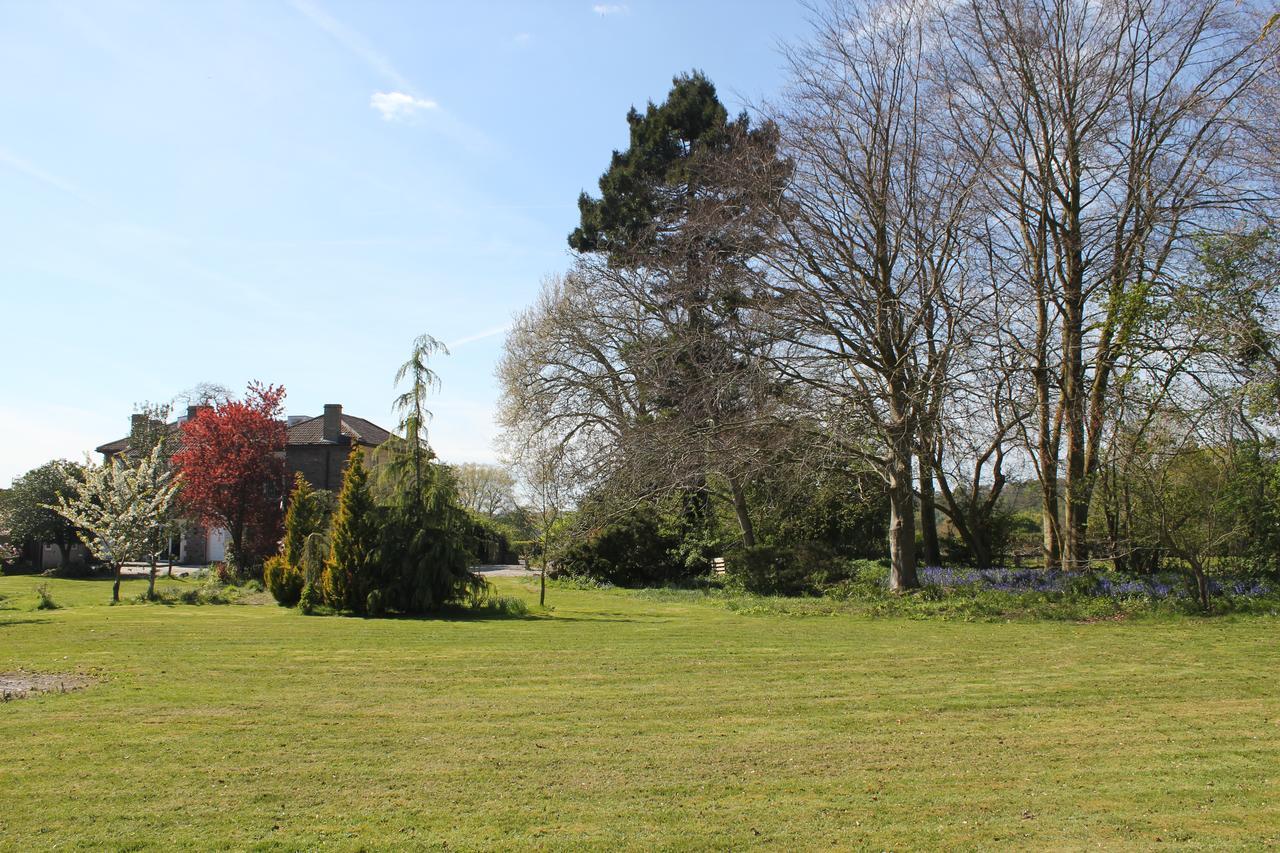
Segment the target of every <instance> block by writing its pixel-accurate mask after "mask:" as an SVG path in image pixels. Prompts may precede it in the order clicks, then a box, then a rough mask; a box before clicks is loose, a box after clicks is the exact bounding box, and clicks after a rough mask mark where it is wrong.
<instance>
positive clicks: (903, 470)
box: [889, 442, 920, 592]
mask: <svg viewBox="0 0 1280 853" xmlns="http://www.w3.org/2000/svg"><path fill="white" fill-rule="evenodd" d="M903 443H904V442H899V445H900V446H899V447H897V448H895V450H896V452H895V453H894V458H893V460H892V461H891V462H890V463H889V561H890V568H889V589H891V590H894V591H895V592H900V591H902V590H906V589H916V588H917V587H919V586H920V579H919V578H918V577H917V576H916V519H915V494H914V490H913V489H912V488H911V451H910V449H908V448H906V447H902V446H901V444H903Z"/></svg>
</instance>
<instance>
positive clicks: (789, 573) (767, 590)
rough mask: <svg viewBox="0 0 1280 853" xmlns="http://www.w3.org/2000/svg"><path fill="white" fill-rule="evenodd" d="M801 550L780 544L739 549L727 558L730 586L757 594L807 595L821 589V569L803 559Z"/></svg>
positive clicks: (727, 574)
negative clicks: (818, 579)
mask: <svg viewBox="0 0 1280 853" xmlns="http://www.w3.org/2000/svg"><path fill="white" fill-rule="evenodd" d="M800 551H801V549H798V548H788V547H785V546H781V545H754V546H751V547H742V548H737V549H735V550H733V551H731V552H730V553H729V554H728V556H726V557H725V575H726V579H727V580H728V582H729V584H730V585H731V586H734V587H737V588H739V589H742V590H744V591H746V592H750V593H753V594H755V595H805V594H811V593H814V592H817V591H818V584H817V582H816V579H815V578H814V574H815V569H816V568H818V567H816V566H814V565H812V564H810V563H809V562H808V561H806V560H805V559H804V556H803V555H802V554H801V553H800Z"/></svg>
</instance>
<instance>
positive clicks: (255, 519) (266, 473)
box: [173, 382, 285, 569]
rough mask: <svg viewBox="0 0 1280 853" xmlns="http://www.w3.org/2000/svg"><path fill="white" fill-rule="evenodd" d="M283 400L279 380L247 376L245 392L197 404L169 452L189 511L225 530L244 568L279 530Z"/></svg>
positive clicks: (262, 553)
mask: <svg viewBox="0 0 1280 853" xmlns="http://www.w3.org/2000/svg"><path fill="white" fill-rule="evenodd" d="M283 403H284V387H283V386H281V385H263V384H261V383H259V382H250V383H249V387H248V390H247V391H246V392H245V396H244V399H243V400H231V401H227V402H222V403H218V404H217V405H215V406H212V407H210V408H207V409H202V410H200V411H199V412H198V414H197V415H196V416H195V417H194V418H192V419H190V420H188V421H187V422H185V423H184V424H183V425H182V439H181V442H180V447H179V449H178V451H177V452H176V453H174V455H173V465H174V467H175V468H176V469H177V470H178V471H179V472H180V473H181V475H182V503H183V506H184V507H185V509H186V511H187V513H188V514H189V515H191V516H193V517H195V518H197V519H199V520H200V521H201V522H202V523H204V524H207V525H210V526H217V527H222V528H224V529H225V530H226V531H227V533H228V534H229V535H230V537H231V553H232V555H233V558H234V560H235V562H236V565H237V566H239V567H240V568H242V569H244V568H248V567H250V566H254V565H256V564H257V562H258V559H259V558H260V557H262V556H265V555H266V554H267V553H269V552H270V551H272V550H274V548H275V543H276V541H277V540H278V539H279V538H280V521H281V510H280V501H281V495H282V489H283V487H284V446H285V423H284V419H283Z"/></svg>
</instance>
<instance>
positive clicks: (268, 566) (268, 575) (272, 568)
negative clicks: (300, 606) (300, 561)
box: [262, 554, 302, 607]
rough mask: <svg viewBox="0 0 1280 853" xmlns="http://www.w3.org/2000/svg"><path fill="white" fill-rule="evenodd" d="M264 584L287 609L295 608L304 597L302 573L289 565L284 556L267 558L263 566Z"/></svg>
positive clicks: (278, 555) (277, 555)
mask: <svg viewBox="0 0 1280 853" xmlns="http://www.w3.org/2000/svg"><path fill="white" fill-rule="evenodd" d="M262 582H263V583H264V584H265V585H266V587H267V590H268V591H269V592H270V593H271V595H272V596H274V597H275V600H276V601H278V602H280V603H281V604H283V605H284V606H285V607H293V606H295V605H296V604H297V603H298V598H299V597H300V596H301V595H302V572H301V571H299V570H298V569H297V568H295V567H293V566H291V565H289V561H288V560H286V559H285V557H284V555H283V554H276V555H275V556H274V557H268V558H267V561H266V562H265V563H264V564H263V566H262Z"/></svg>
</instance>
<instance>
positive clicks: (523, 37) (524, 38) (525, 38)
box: [512, 33, 533, 44]
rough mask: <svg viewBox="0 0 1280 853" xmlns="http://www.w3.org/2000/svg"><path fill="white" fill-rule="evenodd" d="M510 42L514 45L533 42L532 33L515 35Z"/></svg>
mask: <svg viewBox="0 0 1280 853" xmlns="http://www.w3.org/2000/svg"><path fill="white" fill-rule="evenodd" d="M512 41H514V42H515V43H516V44H528V43H529V42H531V41H533V33H516V34H515V36H513V37H512Z"/></svg>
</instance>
